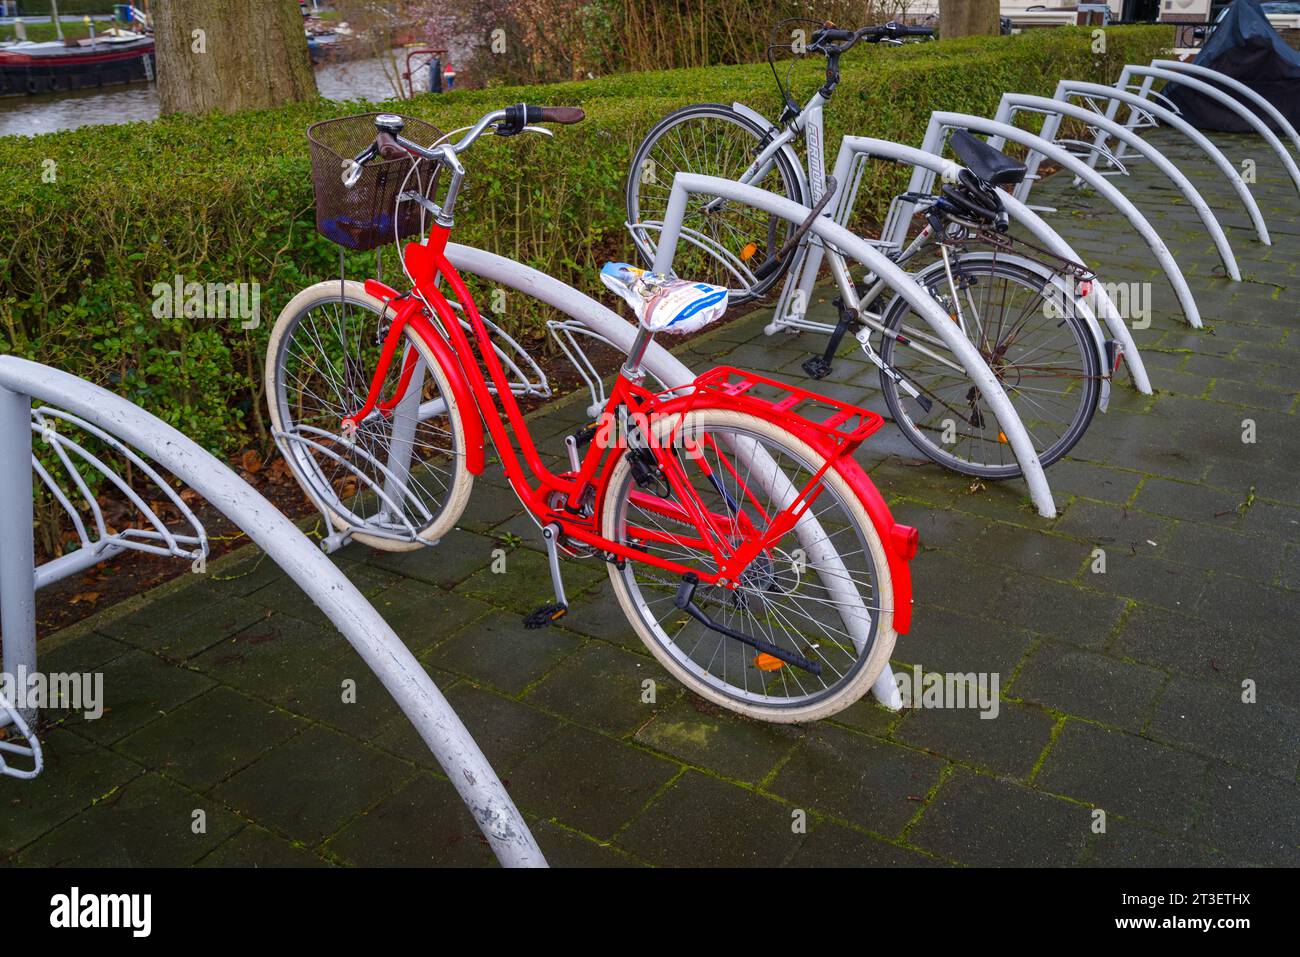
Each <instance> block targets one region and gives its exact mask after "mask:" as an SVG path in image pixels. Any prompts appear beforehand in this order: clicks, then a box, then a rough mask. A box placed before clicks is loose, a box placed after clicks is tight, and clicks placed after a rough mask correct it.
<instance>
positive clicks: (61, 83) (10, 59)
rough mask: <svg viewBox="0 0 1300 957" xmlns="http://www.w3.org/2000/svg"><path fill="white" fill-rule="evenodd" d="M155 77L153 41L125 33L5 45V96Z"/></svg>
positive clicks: (0, 69) (0, 63)
mask: <svg viewBox="0 0 1300 957" xmlns="http://www.w3.org/2000/svg"><path fill="white" fill-rule="evenodd" d="M154 75H155V74H154V42H153V37H150V36H145V35H143V34H139V33H132V32H130V31H126V30H123V31H119V32H117V33H116V34H107V35H103V36H99V37H95V38H94V39H93V40H92V39H86V40H77V41H74V42H63V41H57V40H56V41H52V42H49V43H31V42H22V43H10V44H5V45H3V46H0V96H21V95H25V94H35V93H55V92H64V91H66V90H82V89H87V88H93V87H100V86H110V85H114V84H118V83H134V82H139V81H149V80H153V79H154Z"/></svg>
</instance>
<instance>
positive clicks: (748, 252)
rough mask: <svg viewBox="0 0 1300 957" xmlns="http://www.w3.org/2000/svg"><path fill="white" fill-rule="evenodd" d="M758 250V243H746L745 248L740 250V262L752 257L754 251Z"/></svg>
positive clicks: (747, 260)
mask: <svg viewBox="0 0 1300 957" xmlns="http://www.w3.org/2000/svg"><path fill="white" fill-rule="evenodd" d="M756 252H758V245H757V244H755V243H746V244H745V248H744V249H742V250H741V251H740V259H741V262H749V261H750V260H751V259H753V258H754V253H756Z"/></svg>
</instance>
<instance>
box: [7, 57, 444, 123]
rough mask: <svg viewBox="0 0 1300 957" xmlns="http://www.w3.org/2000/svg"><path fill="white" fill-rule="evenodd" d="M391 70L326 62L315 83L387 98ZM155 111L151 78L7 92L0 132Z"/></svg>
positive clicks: (149, 115)
mask: <svg viewBox="0 0 1300 957" xmlns="http://www.w3.org/2000/svg"><path fill="white" fill-rule="evenodd" d="M395 56H396V54H395ZM397 62H401V61H400V60H398V61H397ZM385 67H387V70H385ZM423 73H424V71H423V70H421V71H418V72H417V74H416V83H417V87H418V85H419V83H420V80H421V79H424V80H425V82H426V83H427V77H422V76H421V74H423ZM392 75H393V66H392V64H391V63H389V62H386V61H385V60H384V59H383V58H378V57H377V58H374V59H369V60H353V61H351V62H349V63H326V64H323V65H321V66H319V67H317V68H316V88H317V89H318V90H320V94H321V96H324V97H326V98H328V99H331V100H356V99H362V100H387V99H392V98H393V96H394V95H395V90H394V88H393V81H392V79H390V77H391V76H392ZM426 88H427V87H426ZM157 116H158V90H157V88H156V87H155V86H154V84H152V83H131V84H127V85H125V86H110V87H105V88H104V89H102V90H80V91H77V92H75V93H54V94H48V95H44V96H22V97H18V96H10V97H3V98H0V136H7V135H12V134H24V135H28V136H31V135H34V134H36V133H52V132H54V131H55V130H70V129H75V128H76V127H78V126H93V125H103V124H111V123H130V122H132V121H133V120H152V119H155V118H156V117H157Z"/></svg>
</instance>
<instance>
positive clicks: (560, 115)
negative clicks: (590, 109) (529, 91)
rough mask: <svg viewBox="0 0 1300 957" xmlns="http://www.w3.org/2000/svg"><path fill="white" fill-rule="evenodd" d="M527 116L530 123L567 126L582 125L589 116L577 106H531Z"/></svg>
mask: <svg viewBox="0 0 1300 957" xmlns="http://www.w3.org/2000/svg"><path fill="white" fill-rule="evenodd" d="M527 116H528V119H527V121H526V122H528V123H562V124H564V125H565V126H569V125H571V124H573V123H581V122H582V121H583V120H584V119H586V118H587V114H586V113H584V112H583V111H582V110H581V109H580V108H579V107H576V106H530V107H528V113H527Z"/></svg>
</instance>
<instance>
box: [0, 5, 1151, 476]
mask: <svg viewBox="0 0 1300 957" xmlns="http://www.w3.org/2000/svg"><path fill="white" fill-rule="evenodd" d="M1170 40H1171V32H1170V31H1169V30H1168V28H1158V27H1117V28H1110V29H1108V30H1107V31H1106V41H1107V51H1106V53H1105V54H1104V55H1096V54H1094V53H1093V52H1092V49H1091V37H1090V34H1089V32H1088V31H1087V30H1084V29H1052V30H1036V31H1030V32H1027V33H1024V34H1021V35H1019V36H1016V37H1009V38H981V39H970V40H960V41H947V42H941V43H936V44H926V45H915V46H909V47H905V48H898V49H879V48H874V47H873V48H867V49H865V50H863V51H862V53H861V54H860V55H859V53H858V52H857V51H855V52H854V54H852V55H850V57H848V58H847V59H846V62H845V64H844V82H843V83H842V85H841V86H840V90H839V93H838V94H837V96H836V98H835V101H834V102H833V103H832V104H831V107H830V108H829V109H828V110H827V121H828V127H829V140H828V142H830V143H832V144H834V143H836V142H837V141H838V138H839V136H841V135H843V134H844V133H846V132H850V131H852V132H857V133H861V134H866V135H872V136H878V137H883V138H886V139H894V140H900V141H902V142H909V143H916V142H918V141H919V140H920V137H921V134H922V132H923V130H924V128H925V124H926V122H927V120H928V118H929V115H930V113H931V111H932V110H935V109H947V110H956V111H961V112H968V113H974V114H982V115H989V114H991V113H992V111H993V110H994V108H995V107H996V105H997V103H998V100H999V98H1000V97H1001V95H1002V92H1003V91H1005V90H1018V91H1024V92H1030V93H1046V94H1050V92H1051V91H1052V89H1053V88H1054V86H1055V84H1056V81H1057V78H1059V77H1076V78H1080V79H1089V80H1099V81H1113V80H1114V79H1115V77H1116V76H1117V74H1118V71H1119V69H1120V68H1121V66H1122V65H1123V64H1125V63H1145V62H1147V61H1148V60H1150V59H1151V58H1152V57H1153V56H1154V55H1156V54H1157V53H1159V52H1160V51H1162V50H1163V49H1164V48H1165V47H1167V45H1168V44H1169V42H1170ZM816 66H817V65H816V64H814V63H805V64H803V68H802V69H801V70H799V71H797V72H796V76H795V84H796V90H800V91H810V90H811V89H812V88H814V87H815V84H816V82H817V78H818V74H817V71H816ZM733 99H738V100H742V101H744V102H746V103H748V104H750V105H751V106H753V107H755V108H757V109H760V110H762V111H764V112H766V113H768V114H769V115H770V114H773V113H775V111H776V110H777V108H778V103H777V97H776V93H775V90H774V87H773V82H772V77H771V73H770V71H769V70H768V69H767V67H766V66H765V65H749V66H734V67H716V68H711V69H699V70H679V71H670V72H660V73H643V74H629V75H623V76H615V77H609V78H604V79H599V80H591V81H585V82H578V83H566V84H558V85H555V86H549V87H532V88H515V89H510V88H495V89H489V90H465V91H456V92H453V93H450V94H445V95H442V96H435V95H425V96H423V97H420V98H418V99H416V100H415V101H413V102H410V103H406V104H402V106H401V109H402V110H403V111H404V112H407V113H409V114H411V115H415V116H420V117H423V118H425V119H428V120H430V121H432V122H434V123H436V124H438V125H439V126H441V127H443V128H444V129H447V128H452V127H455V126H460V125H463V124H465V123H467V122H470V121H471V120H473V119H474V118H476V117H477V116H479V115H480V114H481V113H482V112H484V111H486V110H487V109H490V108H495V107H497V106H500V105H503V104H506V103H511V102H514V101H517V100H528V101H530V102H540V103H552V104H556V103H559V104H573V103H576V104H578V105H581V106H583V107H584V108H585V109H586V110H587V115H588V120H587V122H585V123H583V124H581V125H579V126H575V127H566V128H561V129H559V130H558V131H557V134H556V136H555V139H554V140H542V139H540V138H519V139H511V140H497V139H494V138H492V137H488V138H485V139H484V140H481V141H480V145H479V146H477V147H476V148H475V150H474V152H473V153H472V154H471V155H469V156H468V157H467V161H468V165H469V168H470V173H471V177H470V180H469V184H468V187H467V193H466V194H465V196H464V200H463V202H462V204H461V205H460V206H459V207H458V213H459V217H458V219H459V223H458V228H457V238H458V239H459V240H460V241H461V242H465V243H469V244H472V245H479V246H483V247H485V248H488V249H492V250H495V251H497V252H500V253H502V254H504V255H508V256H511V257H513V258H516V259H520V260H522V261H524V262H527V263H529V264H531V265H533V266H536V267H538V268H540V269H543V270H546V271H548V272H550V273H552V274H554V275H556V276H558V277H560V278H562V279H564V280H565V281H566V282H570V283H572V284H574V285H576V286H578V287H580V288H583V289H586V290H589V291H595V292H597V293H598V294H601V295H603V293H600V292H599V290H600V286H599V282H598V281H597V280H596V269H597V267H598V266H599V263H600V261H602V260H604V259H607V258H610V257H612V256H626V255H630V250H629V248H628V247H629V244H628V243H627V241H626V238H625V234H624V231H623V227H622V222H623V218H624V213H623V201H622V190H623V180H624V177H625V175H626V168H627V164H628V162H629V161H630V157H631V154H632V152H633V150H634V148H635V146H636V144H637V143H638V142H639V141H640V139H641V138H642V136H643V135H644V134H645V132H646V130H647V129H649V127H650V126H651V125H652V124H653V123H654V122H655V121H656V120H657V119H658V118H659V117H661V116H662V115H663V114H664V113H666V112H667V111H669V110H671V109H673V108H676V107H678V106H682V105H685V104H688V103H693V102H701V101H725V102H730V101H731V100H733ZM361 109H363V106H362V105H361V104H339V103H331V102H327V101H323V100H321V101H316V102H312V103H306V104H297V105H291V106H286V107H282V108H278V109H272V110H264V111H253V112H246V113H240V114H235V115H210V116H204V117H182V116H177V117H170V118H167V119H163V120H159V121H155V122H152V123H135V124H129V125H125V126H113V127H93V128H84V129H80V130H74V131H69V132H66V133H58V134H52V135H49V136H41V137H36V138H32V139H23V138H16V137H10V138H5V139H0V222H2V223H4V226H3V230H4V236H5V240H6V241H5V242H4V243H3V245H0V257H2V258H0V342H2V343H3V348H5V349H6V350H12V351H14V352H17V353H19V354H21V355H25V356H29V357H32V358H35V359H39V360H40V361H43V362H47V363H50V364H52V365H56V366H59V367H61V368H65V369H68V370H70V371H73V372H76V373H77V374H79V375H83V376H86V377H87V378H90V379H92V380H94V381H97V382H100V383H103V384H106V385H108V386H109V387H110V388H112V389H114V390H116V391H118V392H119V393H120V394H122V395H125V396H127V397H128V398H130V399H131V400H133V401H135V402H138V403H139V404H141V405H143V406H144V407H145V408H148V409H149V410H150V411H152V412H154V413H155V414H158V415H160V416H161V417H163V418H164V419H166V420H167V421H169V422H170V423H172V424H173V425H176V426H177V427H179V428H181V429H182V430H183V431H185V432H187V433H188V434H190V435H191V436H193V437H194V438H195V439H196V440H197V441H200V442H202V443H204V444H205V445H206V446H207V447H209V448H211V449H212V450H213V451H217V452H228V451H230V450H232V449H235V448H239V447H241V446H243V445H246V444H247V443H248V442H249V440H250V433H251V438H252V439H253V440H254V441H257V440H259V439H260V440H261V441H265V434H264V432H263V424H262V422H261V404H262V398H261V387H262V383H261V374H260V368H261V359H262V353H263V349H264V346H265V339H266V334H267V330H268V328H269V326H270V325H271V323H272V322H273V321H274V318H275V315H276V313H277V312H278V310H279V309H280V307H281V306H282V305H283V304H284V303H285V302H286V301H287V300H288V299H289V297H290V296H291V295H292V294H293V292H294V291H295V290H296V289H298V288H300V287H302V286H304V285H306V284H309V283H312V282H315V281H317V280H319V279H321V278H325V277H327V276H330V275H336V274H337V267H338V254H337V248H336V247H334V246H332V245H331V244H330V243H328V242H327V241H326V240H324V239H323V238H321V237H320V236H318V235H317V233H316V232H315V229H314V220H313V210H312V191H311V183H310V178H309V175H308V170H309V164H308V155H307V148H306V141H305V139H304V135H303V131H304V129H305V127H306V126H307V125H308V124H309V123H311V122H313V121H315V120H318V119H323V118H327V117H331V116H340V115H347V114H349V113H353V112H359V111H360V110H361ZM51 169H52V170H53V171H54V182H46V181H45V179H47V178H48V176H46V175H43V174H46V173H47V172H48V171H49V170H51ZM871 175H872V176H874V177H875V178H874V179H872V180H871V181H869V182H865V183H864V185H863V190H862V194H861V199H860V203H861V206H862V208H863V209H864V211H865V213H866V215H870V216H879V215H880V214H881V213H882V212H883V210H884V209H885V207H886V205H887V203H888V200H889V198H890V196H892V195H893V194H894V193H895V192H897V191H899V190H900V189H901V188H903V187H904V186H905V181H906V176H907V172H906V171H905V170H902V169H890V168H887V167H886V166H885V164H878V166H876V167H873V169H872V174H871ZM390 263H391V258H390ZM371 265H372V259H371V257H370V256H369V255H368V254H366V255H365V256H357V257H355V258H354V261H353V262H351V263H350V271H351V272H352V273H353V274H354V275H365V274H366V271H367V270H368V269H370V268H371ZM177 274H179V275H182V276H183V277H184V278H185V280H186V281H192V282H200V283H207V282H218V283H231V282H253V281H255V282H258V283H260V286H261V309H262V325H261V327H260V328H257V329H253V330H244V329H241V328H240V323H239V322H238V320H221V319H206V318H205V319H186V318H183V317H181V318H175V319H157V318H154V316H153V314H152V310H151V306H152V303H153V299H154V297H153V293H152V289H153V287H154V286H155V284H157V283H160V282H164V283H170V282H172V281H173V278H174V277H175V276H176V275H177ZM505 321H506V325H507V327H508V329H509V331H511V332H513V333H516V334H523V335H525V336H527V335H529V334H530V333H533V332H536V330H537V326H538V324H539V323H540V321H541V317H540V316H538V315H520V314H517V313H514V312H510V311H507V315H506V316H505Z"/></svg>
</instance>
